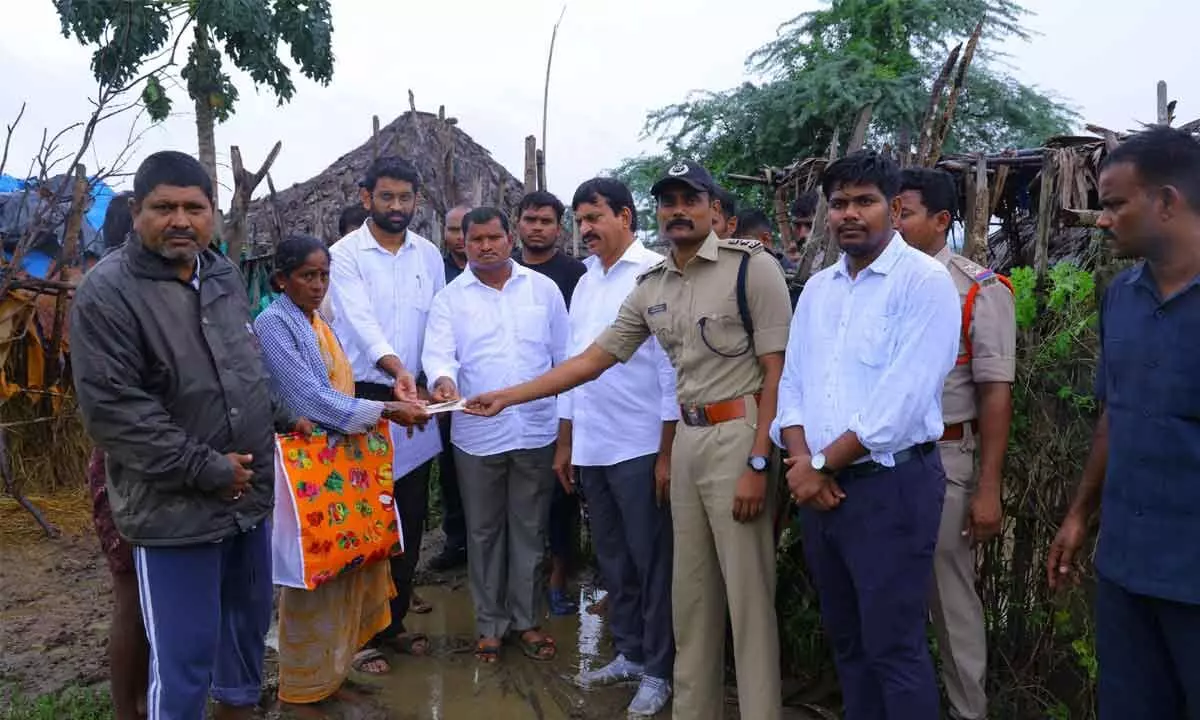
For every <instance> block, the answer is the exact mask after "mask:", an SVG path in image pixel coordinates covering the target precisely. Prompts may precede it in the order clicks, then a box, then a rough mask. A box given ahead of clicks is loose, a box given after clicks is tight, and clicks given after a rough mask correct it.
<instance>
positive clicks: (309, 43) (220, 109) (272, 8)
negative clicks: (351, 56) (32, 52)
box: [54, 0, 333, 121]
mask: <svg viewBox="0 0 1200 720" xmlns="http://www.w3.org/2000/svg"><path fill="white" fill-rule="evenodd" d="M54 5H55V8H56V9H57V10H58V14H59V19H60V20H61V22H62V32H63V36H64V37H72V36H73V37H74V38H75V39H76V40H78V41H79V42H80V43H81V44H83V45H94V46H96V50H95V52H93V54H92V64H91V68H92V73H93V75H95V77H96V80H97V81H99V82H100V83H103V84H106V85H110V86H120V85H123V84H125V83H128V82H129V81H130V80H132V79H134V78H135V77H136V75H137V73H138V72H139V69H140V68H142V67H143V66H144V65H145V64H147V62H149V61H150V60H151V59H152V58H155V57H156V56H163V55H166V54H168V53H169V54H170V57H171V58H172V59H173V58H174V54H175V53H176V52H177V50H178V48H179V46H180V45H181V44H182V42H183V41H184V40H185V39H187V38H188V37H189V34H190V39H191V42H190V43H188V45H187V60H186V62H185V64H184V66H183V69H182V72H181V76H182V77H183V79H184V81H185V84H186V87H187V92H188V96H189V97H190V98H191V99H193V100H200V101H203V102H204V103H205V104H207V105H208V106H209V107H211V108H212V109H213V111H214V114H215V116H216V119H217V120H218V121H224V120H227V119H228V118H229V116H230V115H231V114H232V113H233V112H234V107H235V103H236V102H237V99H238V91H237V88H236V87H235V86H234V84H233V81H232V79H231V78H230V77H229V75H228V73H227V72H226V66H225V59H226V58H228V60H229V61H230V62H232V64H233V66H234V67H237V68H239V69H240V70H242V71H244V72H246V73H247V74H248V75H250V78H251V79H252V80H253V81H254V83H255V85H265V86H267V87H269V88H271V90H272V91H273V92H274V93H275V95H276V97H278V99H279V102H280V104H283V103H285V102H287V101H288V100H291V98H292V96H293V95H294V94H295V91H296V86H295V84H294V83H293V81H292V74H291V70H290V68H289V67H288V66H287V64H286V63H285V62H284V61H283V59H282V58H281V57H280V54H279V46H280V43H283V44H286V45H287V46H288V47H289V48H290V50H291V58H292V60H293V61H295V63H296V65H297V66H298V67H299V69H300V72H301V73H302V74H303V75H304V76H305V77H308V78H310V79H312V80H314V81H316V82H319V83H322V84H328V83H329V81H330V80H331V79H332V78H333V50H332V47H331V41H332V37H333V22H332V18H331V15H330V8H329V2H328V0H54ZM143 99H144V100H145V101H146V106H147V109H148V110H149V112H150V114H151V117H153V118H154V119H155V120H161V119H163V118H165V117H166V116H167V115H168V114H169V113H170V111H171V98H170V95H169V94H168V93H167V92H166V89H165V88H164V86H163V83H162V81H161V78H158V77H152V78H150V80H149V82H148V83H147V85H146V88H145V89H144V91H143Z"/></svg>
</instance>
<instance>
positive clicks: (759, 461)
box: [746, 455, 771, 472]
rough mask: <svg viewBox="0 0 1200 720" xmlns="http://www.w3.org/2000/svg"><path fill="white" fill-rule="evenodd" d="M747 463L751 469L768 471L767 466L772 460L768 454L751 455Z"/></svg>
mask: <svg viewBox="0 0 1200 720" xmlns="http://www.w3.org/2000/svg"><path fill="white" fill-rule="evenodd" d="M746 464H747V465H749V466H750V469H751V470H753V471H754V472H766V471H767V466H768V465H770V464H771V462H770V460H768V459H767V456H766V455H751V456H750V458H749V459H748V460H746Z"/></svg>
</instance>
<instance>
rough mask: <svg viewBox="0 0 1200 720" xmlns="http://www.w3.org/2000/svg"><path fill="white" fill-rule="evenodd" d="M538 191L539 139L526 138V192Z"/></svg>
mask: <svg viewBox="0 0 1200 720" xmlns="http://www.w3.org/2000/svg"><path fill="white" fill-rule="evenodd" d="M536 189H537V138H536V137H534V136H533V135H530V136H528V137H526V138H525V192H527V193H531V192H533V191H534V190H536Z"/></svg>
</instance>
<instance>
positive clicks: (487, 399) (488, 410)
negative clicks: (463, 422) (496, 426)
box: [463, 390, 511, 417]
mask: <svg viewBox="0 0 1200 720" xmlns="http://www.w3.org/2000/svg"><path fill="white" fill-rule="evenodd" d="M510 404H511V403H510V402H509V400H508V398H507V397H505V395H504V391H503V390H496V391H493V392H486V393H483V394H482V395H476V396H475V397H473V398H471V399H469V400H467V405H466V407H465V408H463V412H465V413H467V414H468V415H478V416H479V417H495V416H496V415H499V414H500V412H501V411H502V410H504V408H506V407H508V406H509V405H510Z"/></svg>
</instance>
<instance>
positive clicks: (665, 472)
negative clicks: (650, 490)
mask: <svg viewBox="0 0 1200 720" xmlns="http://www.w3.org/2000/svg"><path fill="white" fill-rule="evenodd" d="M654 499H655V501H656V502H657V503H658V506H659V507H662V506H663V505H666V504H667V503H669V502H671V456H670V455H668V454H667V453H662V452H660V453H659V454H658V458H657V459H655V461H654Z"/></svg>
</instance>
